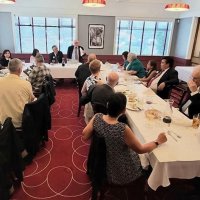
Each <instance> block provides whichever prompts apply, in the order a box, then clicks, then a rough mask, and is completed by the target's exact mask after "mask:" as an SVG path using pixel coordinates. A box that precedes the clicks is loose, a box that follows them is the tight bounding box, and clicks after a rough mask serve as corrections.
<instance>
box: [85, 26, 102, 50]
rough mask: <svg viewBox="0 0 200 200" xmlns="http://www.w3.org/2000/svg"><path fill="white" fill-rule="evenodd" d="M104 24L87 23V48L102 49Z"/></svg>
mask: <svg viewBox="0 0 200 200" xmlns="http://www.w3.org/2000/svg"><path fill="white" fill-rule="evenodd" d="M104 35H105V25H103V24H89V25H88V49H104Z"/></svg>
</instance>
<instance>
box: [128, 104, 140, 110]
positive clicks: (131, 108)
mask: <svg viewBox="0 0 200 200" xmlns="http://www.w3.org/2000/svg"><path fill="white" fill-rule="evenodd" d="M126 108H127V109H128V110H132V111H140V109H139V108H137V107H136V108H133V107H131V106H130V105H128V104H127V105H126Z"/></svg>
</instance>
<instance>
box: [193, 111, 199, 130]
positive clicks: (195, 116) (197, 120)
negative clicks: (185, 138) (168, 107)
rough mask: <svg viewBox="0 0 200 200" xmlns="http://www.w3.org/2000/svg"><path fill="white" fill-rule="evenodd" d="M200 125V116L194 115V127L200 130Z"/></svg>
mask: <svg viewBox="0 0 200 200" xmlns="http://www.w3.org/2000/svg"><path fill="white" fill-rule="evenodd" d="M199 125H200V114H195V115H193V120H192V127H193V128H195V129H198V128H199Z"/></svg>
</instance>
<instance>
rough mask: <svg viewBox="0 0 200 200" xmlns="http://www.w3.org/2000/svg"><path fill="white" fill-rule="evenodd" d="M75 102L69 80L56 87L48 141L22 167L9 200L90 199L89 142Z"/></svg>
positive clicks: (74, 94) (74, 91)
mask: <svg viewBox="0 0 200 200" xmlns="http://www.w3.org/2000/svg"><path fill="white" fill-rule="evenodd" d="M77 102H78V97H77V88H76V87H75V86H74V85H73V84H72V83H65V84H64V85H63V86H60V87H58V88H57V96H56V102H55V103H54V105H53V106H52V123H53V125H52V130H51V131H49V142H48V143H47V144H46V147H45V148H43V149H42V150H41V151H40V152H39V153H38V154H37V156H36V158H35V159H34V161H33V163H32V164H31V165H29V166H27V167H26V170H25V172H24V182H23V183H22V186H21V188H19V189H18V190H16V191H15V192H14V195H13V196H12V200H35V199H48V200H63V199H69V200H70V199H73V200H80V199H81V200H88V199H89V198H90V194H91V187H90V182H89V180H88V178H87V175H86V173H85V172H86V158H87V153H88V147H89V145H88V143H86V142H84V141H83V140H82V137H81V133H82V129H83V127H84V126H85V123H84V120H83V118H82V117H79V118H78V117H76V114H77Z"/></svg>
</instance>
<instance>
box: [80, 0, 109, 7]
mask: <svg viewBox="0 0 200 200" xmlns="http://www.w3.org/2000/svg"><path fill="white" fill-rule="evenodd" d="M82 4H83V5H84V6H86V7H104V6H105V5H106V0H82Z"/></svg>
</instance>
